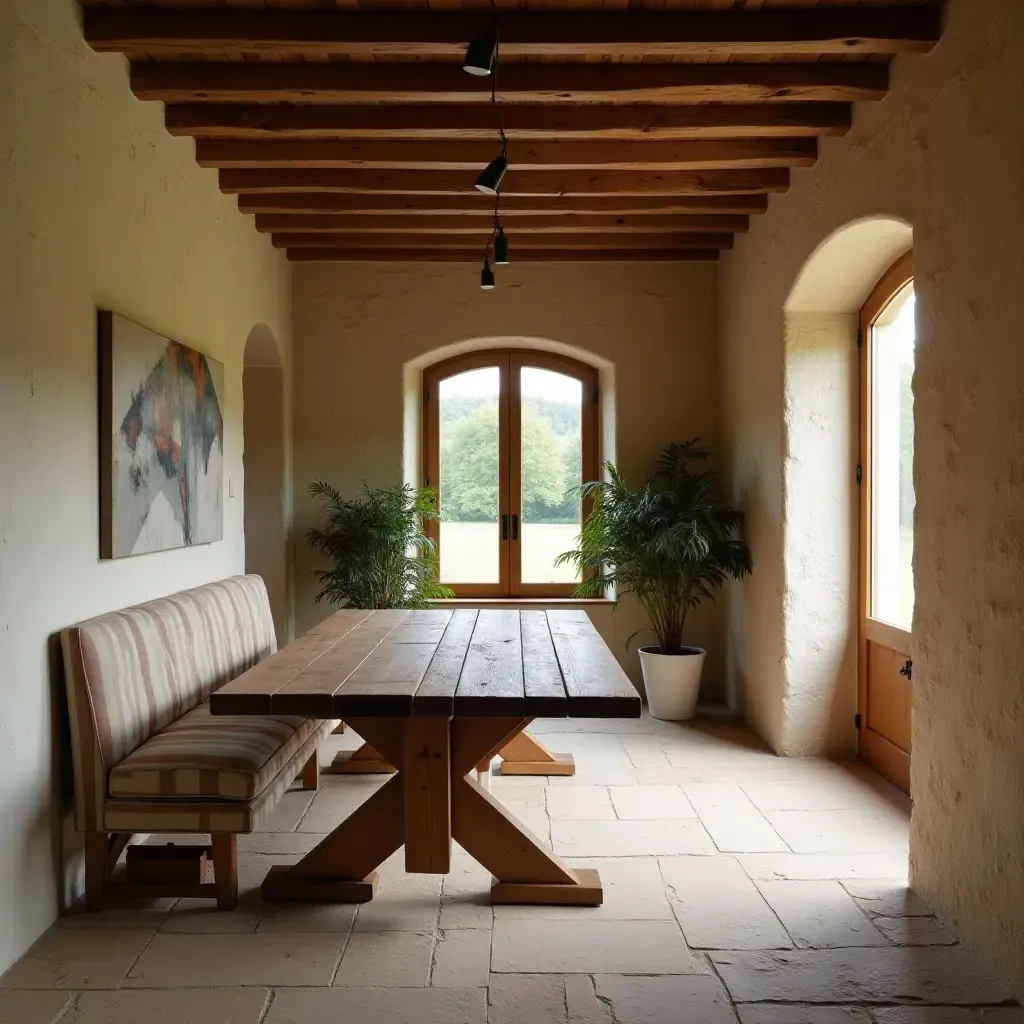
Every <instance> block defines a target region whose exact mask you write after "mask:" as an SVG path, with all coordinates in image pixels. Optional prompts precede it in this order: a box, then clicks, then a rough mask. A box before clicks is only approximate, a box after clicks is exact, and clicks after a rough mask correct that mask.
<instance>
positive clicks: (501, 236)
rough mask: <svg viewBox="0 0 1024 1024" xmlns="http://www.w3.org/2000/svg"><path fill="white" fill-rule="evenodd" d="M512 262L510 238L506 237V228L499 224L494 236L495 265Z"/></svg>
mask: <svg viewBox="0 0 1024 1024" xmlns="http://www.w3.org/2000/svg"><path fill="white" fill-rule="evenodd" d="M511 262H512V260H511V259H509V255H508V239H507V238H506V237H505V230H504V228H502V227H501V226H499V227H498V233H497V234H496V235H495V236H494V265H495V266H496V267H498V266H501V267H503V266H505V265H506V264H509V263H511Z"/></svg>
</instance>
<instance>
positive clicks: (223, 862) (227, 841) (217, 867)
mask: <svg viewBox="0 0 1024 1024" xmlns="http://www.w3.org/2000/svg"><path fill="white" fill-rule="evenodd" d="M210 838H211V839H212V840H213V883H214V886H215V887H216V890H217V909H218V910H234V909H235V907H236V906H237V905H238V836H236V835H235V833H234V832H214V833H213V834H212V835H211V836H210Z"/></svg>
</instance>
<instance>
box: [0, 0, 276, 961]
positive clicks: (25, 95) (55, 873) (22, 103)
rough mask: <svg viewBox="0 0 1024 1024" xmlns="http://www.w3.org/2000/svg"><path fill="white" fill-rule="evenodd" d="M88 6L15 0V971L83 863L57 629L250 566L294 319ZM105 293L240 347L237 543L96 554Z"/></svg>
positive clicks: (0, 353) (6, 426)
mask: <svg viewBox="0 0 1024 1024" xmlns="http://www.w3.org/2000/svg"><path fill="white" fill-rule="evenodd" d="M78 16H79V15H78V6H77V4H75V3H73V2H72V0H0V166H2V167H3V172H2V176H3V182H2V186H0V438H2V442H3V443H2V444H0V693H2V697H0V779H2V780H3V781H2V784H0V823H2V825H0V971H2V970H3V969H4V968H5V967H7V965H8V964H10V963H11V962H12V961H13V960H15V959H16V958H17V957H18V956H19V955H20V954H21V953H22V952H23V951H24V950H25V949H26V948H27V946H28V945H29V944H30V943H31V942H32V941H33V940H34V939H35V938H36V936H38V935H39V934H40V932H42V931H43V929H44V928H46V927H47V925H49V924H50V923H51V921H52V920H53V919H54V917H55V916H56V914H57V910H58V905H59V902H60V900H61V898H62V896H63V895H64V889H65V881H66V882H67V888H68V891H69V894H70V895H74V893H75V891H76V888H77V886H78V883H79V880H80V879H79V858H78V840H77V837H75V835H74V834H73V831H72V830H71V829H70V828H69V826H68V824H67V813H66V812H67V809H68V804H69V801H70V781H69V779H70V774H69V772H70V766H69V755H68V738H67V735H66V729H65V727H64V725H63V722H62V718H61V715H62V712H61V704H62V701H63V677H62V674H61V672H60V670H59V667H58V656H57V649H56V646H55V644H54V635H55V633H56V632H57V631H58V630H60V629H61V628H62V627H63V626H66V625H69V624H71V623H73V622H75V621H77V620H80V619H82V618H85V617H87V616H89V615H93V614H95V613H98V612H101V611H105V610H108V609H112V608H117V607H121V606H124V605H127V604H131V603H134V602H137V601H142V600H145V599H147V598H152V597H155V596H157V595H160V594H165V593H168V592H170V591H174V590H177V589H180V588H182V587H188V586H193V585H196V584H199V583H203V582H205V581H208V580H211V579H216V578H218V577H222V576H226V575H229V574H231V573H235V572H240V571H241V570H242V569H243V567H244V551H243V529H242V433H241V428H242V351H243V347H244V345H245V342H246V338H247V336H248V334H249V332H250V329H251V328H252V327H253V325H254V324H256V323H257V322H262V323H265V324H266V325H268V326H269V327H270V329H271V330H272V331H273V332H274V334H275V335H276V337H277V338H278V340H279V341H280V342H281V343H282V347H283V348H285V350H287V346H288V337H289V327H290V322H289V321H290V311H289V299H290V295H289V273H288V267H287V264H285V263H284V261H283V260H282V258H281V256H280V254H278V253H277V252H275V251H274V250H273V249H272V248H271V246H270V245H269V243H268V242H267V241H266V240H265V239H263V238H260V237H259V236H257V234H256V233H255V231H254V230H253V227H252V225H251V223H250V222H247V221H246V219H245V218H243V217H241V216H240V215H239V214H238V211H237V208H236V207H235V205H234V203H232V202H231V200H230V199H227V198H225V197H223V196H221V195H220V194H219V192H218V190H217V179H216V175H215V173H214V172H212V171H203V170H200V169H199V168H198V167H197V166H196V165H195V162H194V159H193V154H192V145H191V143H190V142H188V141H186V140H175V139H172V138H171V137H170V136H168V135H167V134H166V132H165V131H164V129H163V123H162V108H161V107H160V105H158V104H149V105H145V104H142V103H139V102H137V101H136V100H135V99H133V97H132V96H131V93H130V91H129V88H128V80H127V67H126V64H125V62H124V61H123V60H122V59H121V58H119V57H115V56H103V57H101V56H98V55H95V54H93V53H92V52H91V51H90V50H88V49H87V47H86V46H85V45H84V44H83V43H82V41H81V36H80V30H79V25H78ZM98 306H101V307H107V308H111V309H114V310H116V311H118V312H119V313H122V314H124V315H126V316H128V317H131V318H133V319H135V320H138V321H139V322H141V323H144V324H146V325H147V326H149V327H151V328H153V329H155V330H157V331H160V332H162V333H165V334H167V335H170V336H171V337H173V338H175V339H177V340H179V341H182V342H185V343H188V344H191V345H193V346H195V347H197V348H199V349H200V350H202V351H203V352H206V353H208V354H210V355H211V356H214V357H215V358H217V359H220V360H222V361H223V362H224V364H225V394H224V396H223V403H224V412H225V430H226V451H225V472H226V475H227V477H228V479H227V480H226V481H225V488H226V491H227V494H226V495H225V522H224V540H223V541H222V542H220V543H217V544H212V545H208V546H204V547H198V548H194V549H191V550H182V551H175V552H167V553H161V554H154V555H146V556H142V557H137V558H127V559H121V560H118V561H116V562H101V561H100V560H99V551H98V544H99V540H98V531H99V527H98V514H97V506H98V484H97V474H98V462H97V450H98V441H97V379H96V372H97V371H96V328H95V322H96V308H97V307H98Z"/></svg>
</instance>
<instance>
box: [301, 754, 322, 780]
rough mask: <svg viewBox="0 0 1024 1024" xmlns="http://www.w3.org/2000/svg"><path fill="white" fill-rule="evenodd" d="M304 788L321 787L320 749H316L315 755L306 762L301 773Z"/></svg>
mask: <svg viewBox="0 0 1024 1024" xmlns="http://www.w3.org/2000/svg"><path fill="white" fill-rule="evenodd" d="M299 778H301V779H302V788H303V789H319V788H320V751H319V750H314V751H313V756H312V757H311V758H310V759H309V760H308V761H307V762H306V763H305V765H304V766H303V769H302V772H301V773H300V775H299Z"/></svg>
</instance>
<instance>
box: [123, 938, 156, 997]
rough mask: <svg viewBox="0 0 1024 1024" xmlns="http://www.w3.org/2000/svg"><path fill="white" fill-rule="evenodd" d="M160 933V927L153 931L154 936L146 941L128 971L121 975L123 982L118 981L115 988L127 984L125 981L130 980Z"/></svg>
mask: <svg viewBox="0 0 1024 1024" xmlns="http://www.w3.org/2000/svg"><path fill="white" fill-rule="evenodd" d="M159 933H160V928H159V926H158V927H156V928H154V929H153V934H152V935H150V937H149V938H148V939H147V940H146V944H145V945H144V946H143V947H142V949H140V950H139V952H138V955H137V956H136V957H135V958H134V959H133V960H132V962H131V963H130V964H129V965H128V970H126V971H125V972H124V974H122V975H121V980H120V981H118V983H117V984H116V985H115V986H114V987H115V988H121V986H122V985H123V984H124V983H125V981H127V980H128V978H129V977H130V976H131V973H132V971H134V970H135V967H136V965H137V964H138V962H139V961H140V960H141V959H142V956H143V954H144V953H145V952H146V950H147V949H149V947H150V946H151V945H152V944H153V940H154V939H155V938H156V937H157V935H158V934H159Z"/></svg>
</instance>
